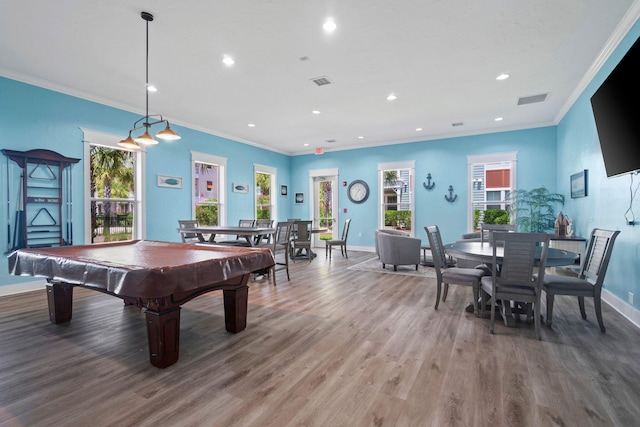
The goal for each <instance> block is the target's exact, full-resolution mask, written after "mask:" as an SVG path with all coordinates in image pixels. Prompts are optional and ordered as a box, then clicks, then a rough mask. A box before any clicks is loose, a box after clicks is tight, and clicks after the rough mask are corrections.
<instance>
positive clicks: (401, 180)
mask: <svg viewBox="0 0 640 427" xmlns="http://www.w3.org/2000/svg"><path fill="white" fill-rule="evenodd" d="M414 173H415V166H414V162H413V161H411V162H394V163H380V164H379V165H378V176H379V183H378V184H379V185H378V188H379V189H380V194H379V200H380V201H381V203H380V211H379V221H378V222H379V228H392V229H396V230H404V231H406V232H407V233H408V234H413V229H414V215H413V212H414V210H415V200H414V194H413V181H414V178H413V177H414Z"/></svg>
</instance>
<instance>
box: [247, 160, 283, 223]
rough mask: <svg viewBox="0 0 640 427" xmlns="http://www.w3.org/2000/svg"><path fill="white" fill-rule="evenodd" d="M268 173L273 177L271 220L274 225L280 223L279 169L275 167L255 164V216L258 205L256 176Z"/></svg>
mask: <svg viewBox="0 0 640 427" xmlns="http://www.w3.org/2000/svg"><path fill="white" fill-rule="evenodd" d="M257 173H266V174H269V175H271V218H272V219H273V222H274V224H275V223H277V222H278V197H277V195H278V194H280V190H279V189H277V188H276V187H277V185H278V169H277V168H274V167H273V166H267V165H261V164H258V163H254V164H253V215H254V216H255V215H256V209H257V203H256V185H255V184H256V174H257Z"/></svg>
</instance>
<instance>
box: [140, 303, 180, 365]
mask: <svg viewBox="0 0 640 427" xmlns="http://www.w3.org/2000/svg"><path fill="white" fill-rule="evenodd" d="M145 315H146V318H147V338H148V340H149V361H150V362H151V364H152V365H153V366H155V367H156V368H166V367H167V366H170V365H173V364H174V363H176V362H177V361H178V355H179V347H180V307H173V308H171V309H169V310H166V311H161V312H157V311H153V310H149V309H147V310H145Z"/></svg>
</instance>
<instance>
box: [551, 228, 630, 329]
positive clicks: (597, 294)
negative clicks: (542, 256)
mask: <svg viewBox="0 0 640 427" xmlns="http://www.w3.org/2000/svg"><path fill="white" fill-rule="evenodd" d="M618 234H620V231H619V230H616V231H610V230H602V229H599V228H595V229H593V231H591V236H590V237H589V244H588V246H587V251H586V254H585V259H584V262H583V263H582V267H581V268H580V272H579V273H578V277H571V276H564V275H563V276H561V275H556V274H547V275H545V277H544V291H545V293H546V295H547V318H546V323H547V326H551V324H552V316H553V303H554V296H555V295H571V296H577V297H578V305H579V307H580V315H581V316H582V318H583V319H586V318H587V313H586V311H585V307H584V298H585V297H590V298H593V305H594V308H595V311H596V318H597V319H598V325H599V326H600V330H601V331H602V332H603V333H604V332H606V329H605V327H604V322H603V320H602V285H603V283H604V277H605V274H606V272H607V268H608V266H609V260H610V259H611V253H612V252H613V244H614V242H615V240H616V238H617V237H618Z"/></svg>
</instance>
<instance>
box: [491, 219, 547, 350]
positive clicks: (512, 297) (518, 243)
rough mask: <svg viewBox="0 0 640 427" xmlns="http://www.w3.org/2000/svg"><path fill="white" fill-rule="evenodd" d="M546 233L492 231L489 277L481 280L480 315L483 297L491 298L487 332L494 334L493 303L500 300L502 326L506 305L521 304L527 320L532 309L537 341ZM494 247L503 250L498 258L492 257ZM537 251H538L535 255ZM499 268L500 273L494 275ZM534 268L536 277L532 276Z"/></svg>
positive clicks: (506, 314)
mask: <svg viewBox="0 0 640 427" xmlns="http://www.w3.org/2000/svg"><path fill="white" fill-rule="evenodd" d="M549 237H550V236H549V234H546V233H508V232H494V233H493V235H492V236H491V245H492V247H493V257H492V264H491V270H492V274H491V276H485V277H483V278H482V279H481V281H480V284H481V291H482V292H481V294H482V298H481V303H480V307H481V310H482V315H484V310H485V307H486V304H487V297H488V296H490V297H491V323H490V326H489V331H490V332H491V333H492V334H493V333H494V324H495V316H496V307H497V301H498V300H500V301H502V309H503V310H504V313H503V316H504V318H505V323H506V322H507V318H506V317H507V316H508V315H510V306H509V304H510V302H511V301H516V302H518V303H525V304H526V307H527V318H528V319H530V318H531V316H532V314H531V307H532V306H533V319H534V323H535V331H536V337H537V338H538V339H541V338H542V336H541V332H540V299H541V294H542V281H543V279H544V268H545V264H546V260H547V248H548V247H549ZM498 246H503V247H504V256H503V257H502V259H499V258H498V257H497V255H496V251H497V249H498ZM537 251H540V255H539V256H538V254H537ZM498 265H500V274H498ZM534 267H535V271H536V272H537V274H535V275H534Z"/></svg>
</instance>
